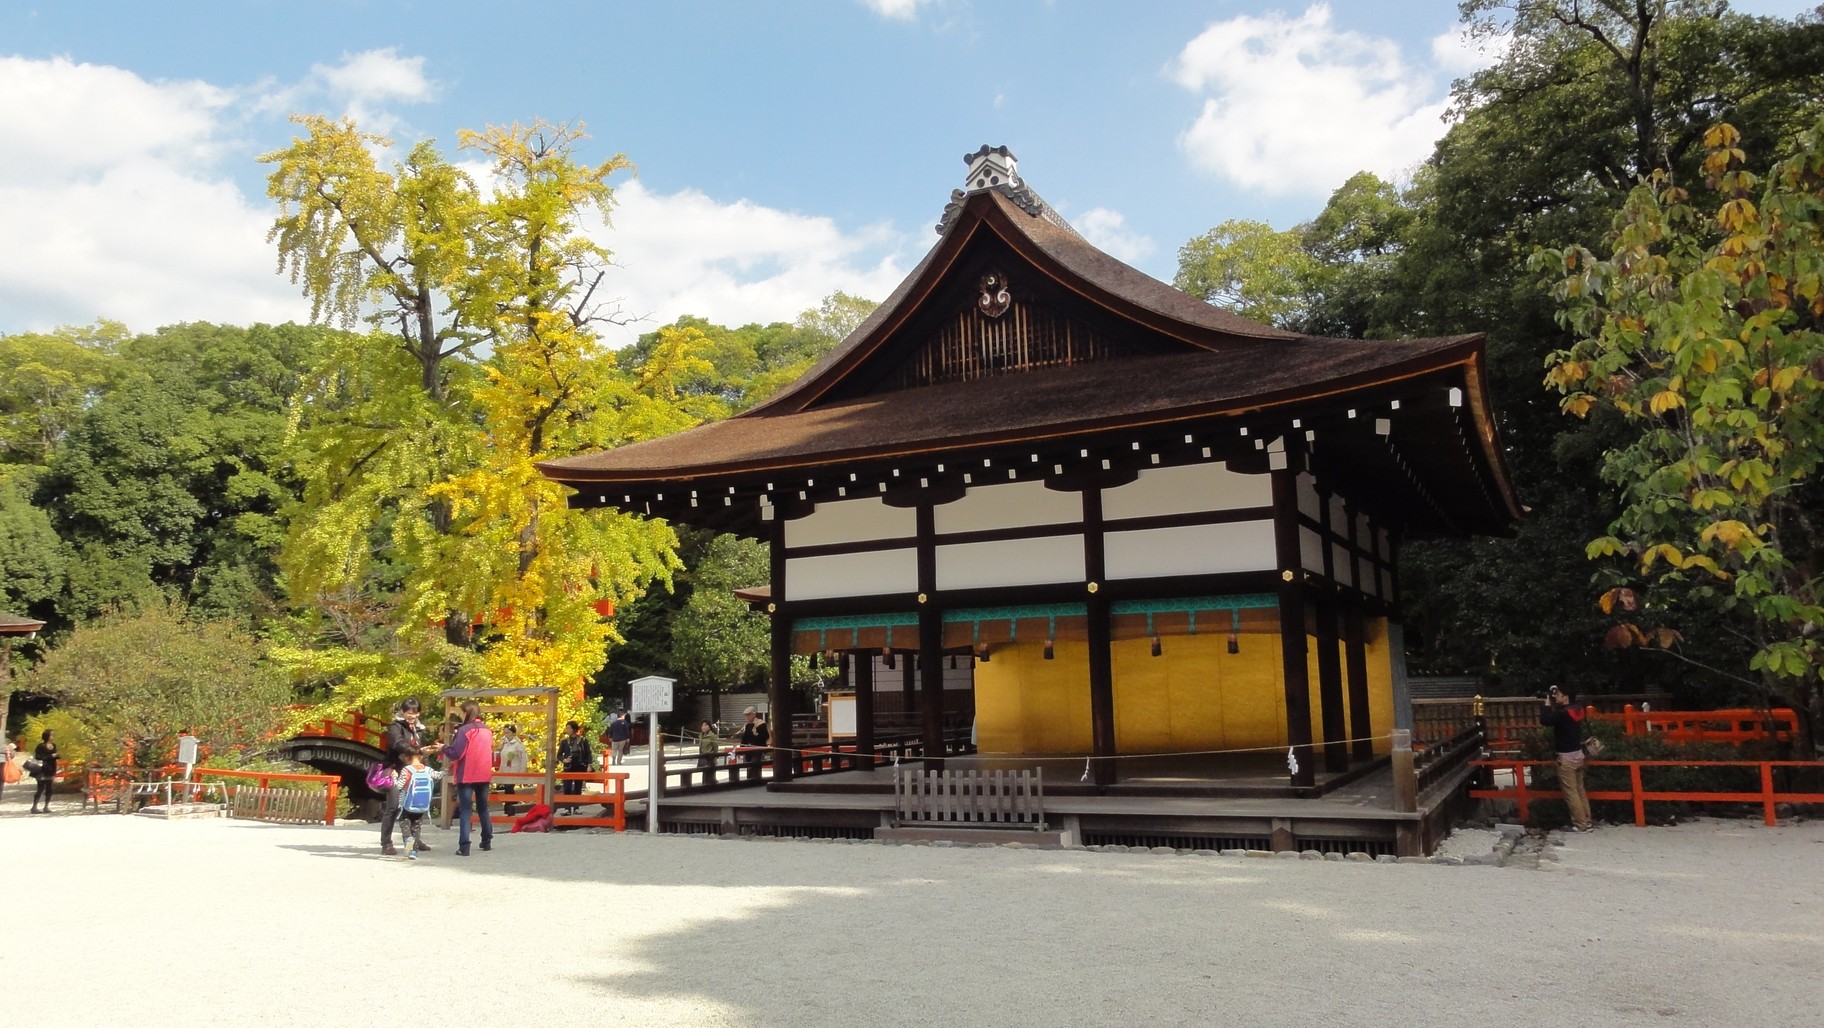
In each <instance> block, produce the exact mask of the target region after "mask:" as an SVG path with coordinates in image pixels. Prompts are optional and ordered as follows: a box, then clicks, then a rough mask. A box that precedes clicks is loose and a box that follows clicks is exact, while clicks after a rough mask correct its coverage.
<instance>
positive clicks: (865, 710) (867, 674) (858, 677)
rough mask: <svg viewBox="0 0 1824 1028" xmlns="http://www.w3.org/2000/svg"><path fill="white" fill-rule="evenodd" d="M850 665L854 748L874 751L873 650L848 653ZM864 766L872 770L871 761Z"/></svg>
mask: <svg viewBox="0 0 1824 1028" xmlns="http://www.w3.org/2000/svg"><path fill="white" fill-rule="evenodd" d="M848 658H849V662H850V666H851V667H853V668H854V669H855V681H854V685H855V750H856V752H858V753H873V752H874V651H873V650H856V651H854V652H852V653H850V654H848ZM862 766H863V767H864V768H866V769H869V770H872V769H873V767H874V762H873V761H871V760H870V761H865V762H864V763H863V765H862Z"/></svg>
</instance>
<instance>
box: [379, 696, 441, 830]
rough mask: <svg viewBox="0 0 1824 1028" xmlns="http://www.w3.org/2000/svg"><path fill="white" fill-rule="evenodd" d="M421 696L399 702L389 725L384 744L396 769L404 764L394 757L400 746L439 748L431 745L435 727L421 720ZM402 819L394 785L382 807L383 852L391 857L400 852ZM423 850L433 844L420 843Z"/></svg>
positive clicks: (426, 749) (419, 749) (388, 763)
mask: <svg viewBox="0 0 1824 1028" xmlns="http://www.w3.org/2000/svg"><path fill="white" fill-rule="evenodd" d="M418 710H419V705H418V698H417V697H415V696H414V697H412V698H410V699H408V700H406V701H405V702H404V703H401V704H399V712H398V713H397V714H396V715H394V717H393V722H392V724H389V725H387V726H386V744H385V745H384V746H382V747H381V749H382V750H384V751H385V752H386V766H387V767H388V768H389V769H391V770H394V771H397V770H399V769H400V768H402V767H404V766H405V765H404V764H401V763H400V762H399V759H398V758H397V757H395V756H394V754H396V753H398V752H399V750H400V747H404V748H405V749H407V750H409V751H414V752H419V753H428V752H430V751H431V750H433V749H434V748H435V747H433V746H432V745H431V730H430V729H429V728H426V727H425V725H424V722H422V721H420V720H418ZM398 820H399V789H398V787H396V786H395V787H394V788H391V789H388V790H387V791H386V797H385V804H384V805H383V806H382V807H381V808H380V855H381V856H385V857H390V856H393V855H395V854H397V853H398V852H399V851H398V850H395V849H394V848H393V825H394V823H396V822H397V821H398ZM418 849H419V850H428V849H430V847H429V846H426V845H425V844H424V843H422V842H420V843H419V844H418Z"/></svg>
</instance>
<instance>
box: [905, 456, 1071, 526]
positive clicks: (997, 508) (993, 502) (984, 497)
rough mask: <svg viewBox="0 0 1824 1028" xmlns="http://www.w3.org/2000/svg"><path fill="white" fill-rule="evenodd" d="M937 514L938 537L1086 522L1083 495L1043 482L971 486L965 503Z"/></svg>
mask: <svg viewBox="0 0 1824 1028" xmlns="http://www.w3.org/2000/svg"><path fill="white" fill-rule="evenodd" d="M987 470H989V471H993V470H995V469H993V468H989V469H987ZM1003 477H1005V476H1004V475H1003ZM934 513H935V515H936V519H935V523H936V527H937V531H938V533H939V534H946V533H950V532H982V531H988V530H990V529H996V528H1028V527H1031V526H1034V525H1063V524H1075V523H1077V522H1081V521H1082V520H1083V495H1082V494H1081V493H1074V492H1072V493H1064V492H1059V491H1057V490H1056V489H1047V488H1045V483H1043V482H1008V483H1006V484H1005V485H986V486H972V487H970V489H969V492H968V493H967V494H965V495H964V496H963V498H962V499H960V500H956V501H953V502H951V503H946V504H942V505H940V506H938V507H937V509H936V510H935V512H934Z"/></svg>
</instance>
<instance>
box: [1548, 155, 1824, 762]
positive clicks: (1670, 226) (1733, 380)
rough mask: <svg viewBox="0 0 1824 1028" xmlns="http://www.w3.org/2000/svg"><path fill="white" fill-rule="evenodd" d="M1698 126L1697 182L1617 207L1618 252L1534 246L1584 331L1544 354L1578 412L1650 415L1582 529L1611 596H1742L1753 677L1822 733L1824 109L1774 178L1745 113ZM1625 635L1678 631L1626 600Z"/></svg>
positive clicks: (1609, 460) (1613, 453) (1738, 613)
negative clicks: (1755, 152)
mask: <svg viewBox="0 0 1824 1028" xmlns="http://www.w3.org/2000/svg"><path fill="white" fill-rule="evenodd" d="M1705 143H1706V146H1707V147H1708V155H1707V157H1706V159H1705V161H1704V163H1703V166H1702V171H1703V175H1704V189H1703V191H1702V193H1701V195H1702V197H1703V199H1702V200H1701V201H1700V200H1699V199H1696V198H1694V197H1693V195H1692V193H1691V192H1690V191H1688V190H1687V189H1685V188H1684V187H1683V186H1681V185H1679V184H1677V183H1675V182H1673V181H1672V180H1671V179H1670V178H1669V177H1668V176H1666V175H1665V174H1664V173H1656V174H1655V175H1653V176H1652V177H1650V179H1649V180H1647V181H1645V182H1643V184H1642V185H1641V186H1640V187H1639V188H1637V189H1635V190H1634V191H1633V193H1632V194H1631V195H1630V196H1629V198H1628V201H1627V204H1626V206H1625V207H1624V208H1623V209H1622V211H1621V213H1620V214H1619V215H1618V216H1617V218H1616V222H1615V231H1614V235H1613V238H1612V243H1613V252H1612V254H1611V255H1610V256H1608V257H1606V258H1601V259H1599V258H1597V257H1596V255H1594V254H1592V253H1591V252H1590V251H1588V250H1586V249H1584V248H1581V247H1571V248H1569V249H1565V250H1562V251H1558V252H1555V253H1542V254H1540V255H1539V256H1538V257H1537V258H1536V262H1537V264H1538V266H1540V267H1541V268H1544V269H1546V270H1548V271H1549V272H1550V273H1551V277H1552V279H1553V280H1554V286H1553V288H1554V291H1555V294H1556V296H1557V297H1558V298H1559V299H1560V300H1561V301H1562V302H1563V305H1564V306H1563V314H1562V318H1563V321H1564V323H1565V324H1566V325H1567V326H1568V327H1570V328H1571V329H1572V330H1573V331H1574V332H1576V333H1577V334H1578V335H1580V336H1581V337H1582V338H1580V339H1579V340H1578V341H1577V342H1576V343H1574V344H1573V345H1572V346H1571V347H1570V348H1568V349H1565V350H1561V351H1559V352H1556V353H1553V354H1552V355H1551V356H1550V357H1549V358H1548V360H1547V369H1548V372H1547V376H1546V382H1547V384H1548V385H1549V386H1551V387H1553V388H1555V389H1557V390H1559V391H1561V392H1562V393H1563V400H1562V407H1563V409H1564V410H1565V412H1567V413H1569V414H1572V415H1576V416H1579V417H1586V416H1589V415H1591V414H1592V413H1593V412H1602V411H1610V412H1613V413H1615V414H1618V415H1620V417H1621V418H1623V419H1625V420H1626V421H1627V422H1628V423H1629V424H1631V425H1633V426H1634V427H1635V428H1636V429H1638V435H1636V436H1633V438H1632V441H1631V442H1629V443H1628V444H1627V445H1626V446H1623V447H1619V448H1616V449H1612V450H1610V451H1609V452H1608V453H1607V454H1606V456H1605V463H1604V473H1605V476H1606V478H1607V479H1608V480H1609V481H1611V482H1612V483H1614V484H1615V485H1616V486H1618V487H1619V488H1620V490H1621V492H1622V497H1623V509H1622V512H1621V514H1620V516H1619V517H1618V518H1617V519H1616V521H1615V522H1614V524H1613V525H1612V526H1611V527H1610V534H1609V535H1606V536H1604V537H1602V538H1599V539H1596V540H1594V541H1593V542H1591V543H1590V544H1589V547H1588V554H1589V555H1590V556H1591V557H1592V558H1601V557H1621V558H1624V559H1625V560H1627V561H1628V562H1629V563H1630V564H1631V578H1632V581H1617V582H1615V583H1612V584H1613V585H1614V588H1612V589H1610V590H1608V591H1607V592H1606V593H1604V594H1603V596H1602V598H1601V602H1602V604H1603V607H1604V609H1605V611H1606V610H1611V609H1616V608H1620V609H1621V610H1622V612H1623V613H1624V614H1631V612H1632V611H1633V610H1634V609H1635V607H1637V606H1643V607H1644V606H1645V605H1647V604H1649V603H1651V602H1653V600H1654V599H1655V598H1659V597H1663V598H1665V599H1666V602H1686V603H1690V602H1694V603H1701V604H1711V605H1714V606H1717V607H1720V608H1721V609H1722V610H1723V611H1725V612H1727V613H1728V614H1730V615H1732V617H1731V618H1730V623H1732V624H1734V625H1736V626H1738V627H1739V630H1740V631H1741V632H1742V634H1743V636H1744V639H1745V640H1746V642H1747V643H1748V648H1749V649H1750V650H1751V651H1752V657H1751V658H1750V660H1749V666H1748V668H1747V671H1748V672H1749V676H1747V677H1744V678H1743V679H1742V680H1744V681H1746V682H1747V683H1748V684H1750V685H1751V686H1753V687H1754V689H1755V691H1756V692H1757V693H1758V694H1759V695H1758V696H1757V697H1756V698H1757V699H1760V700H1763V701H1768V702H1773V703H1779V704H1783V705H1788V706H1791V707H1793V708H1794V709H1795V710H1797V711H1798V712H1799V713H1800V715H1801V719H1802V724H1803V726H1804V729H1805V731H1804V739H1803V745H1804V746H1805V747H1807V749H1806V750H1805V752H1810V749H1809V747H1810V746H1811V745H1812V740H1814V739H1815V738H1816V728H1817V724H1818V719H1819V718H1820V717H1821V716H1824V710H1821V709H1820V698H1821V696H1824V693H1821V691H1820V680H1821V676H1824V632H1821V631H1820V628H1821V627H1824V568H1821V567H1820V561H1819V558H1820V557H1821V556H1824V551H1821V548H1820V544H1821V543H1824V539H1821V538H1820V535H1819V525H1818V523H1817V520H1816V519H1817V517H1818V516H1819V512H1820V511H1821V510H1824V506H1821V504H1820V501H1821V500H1824V490H1821V488H1820V485H1819V483H1818V481H1817V472H1818V470H1819V466H1820V463H1824V122H1821V123H1820V124H1819V125H1818V126H1817V127H1816V128H1814V129H1813V130H1812V131H1811V132H1809V133H1807V134H1806V135H1805V136H1804V137H1803V139H1802V142H1801V145H1800V146H1799V148H1798V150H1797V152H1796V153H1795V154H1794V156H1792V157H1790V158H1789V159H1787V160H1784V161H1781V162H1780V163H1778V164H1776V165H1774V166H1773V168H1772V169H1771V170H1770V171H1769V172H1768V173H1767V175H1766V176H1765V177H1764V178H1763V177H1760V176H1757V175H1755V174H1754V173H1752V172H1750V171H1749V170H1747V168H1746V163H1747V155H1746V154H1745V153H1744V152H1743V150H1742V149H1741V147H1740V145H1739V144H1740V137H1739V135H1738V134H1737V133H1736V131H1735V130H1734V129H1733V128H1731V127H1729V126H1727V125H1719V126H1716V127H1714V128H1712V129H1711V130H1710V131H1709V132H1708V134H1707V137H1706V140H1705ZM1636 584H1644V585H1648V586H1651V589H1650V590H1648V592H1647V600H1646V601H1645V602H1643V601H1642V600H1641V598H1640V596H1639V594H1638V593H1637V592H1636V590H1635V585H1636ZM1612 635H1613V636H1614V637H1615V641H1617V642H1632V643H1637V644H1642V645H1646V644H1653V645H1657V646H1660V647H1664V648H1666V649H1667V650H1668V651H1669V652H1674V653H1676V652H1677V648H1678V647H1679V646H1680V644H1681V639H1680V638H1679V635H1678V633H1677V631H1676V629H1674V628H1672V627H1670V626H1659V627H1658V628H1656V629H1653V630H1648V629H1643V628H1641V627H1639V626H1638V625H1637V624H1636V623H1635V620H1634V619H1633V618H1632V617H1630V618H1629V619H1628V620H1626V621H1624V622H1623V623H1622V624H1620V625H1619V626H1618V627H1617V628H1616V629H1615V631H1614V632H1613V633H1612Z"/></svg>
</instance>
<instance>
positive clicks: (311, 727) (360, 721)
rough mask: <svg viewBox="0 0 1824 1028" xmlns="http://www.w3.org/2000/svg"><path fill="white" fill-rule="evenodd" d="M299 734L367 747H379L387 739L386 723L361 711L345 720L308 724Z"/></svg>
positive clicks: (333, 719) (346, 716) (351, 714)
mask: <svg viewBox="0 0 1824 1028" xmlns="http://www.w3.org/2000/svg"><path fill="white" fill-rule="evenodd" d="M292 709H294V710H296V709H300V708H296V707H294V708H292ZM297 734H298V735H316V736H326V737H328V738H332V739H349V740H352V741H354V742H358V743H362V744H364V745H367V746H379V745H381V743H382V742H383V741H384V740H385V739H386V723H385V722H383V721H381V720H380V719H378V718H375V717H370V716H368V715H367V714H363V713H362V712H361V711H358V710H351V711H349V712H348V713H347V715H345V716H344V717H343V718H333V717H326V718H323V719H321V720H318V721H310V722H306V723H305V724H303V725H300V726H299V727H298V731H297Z"/></svg>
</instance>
